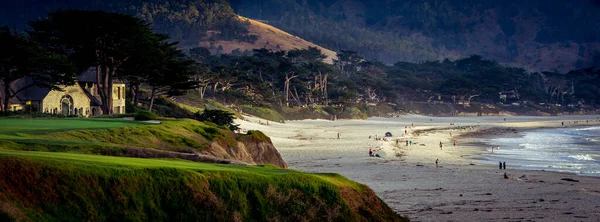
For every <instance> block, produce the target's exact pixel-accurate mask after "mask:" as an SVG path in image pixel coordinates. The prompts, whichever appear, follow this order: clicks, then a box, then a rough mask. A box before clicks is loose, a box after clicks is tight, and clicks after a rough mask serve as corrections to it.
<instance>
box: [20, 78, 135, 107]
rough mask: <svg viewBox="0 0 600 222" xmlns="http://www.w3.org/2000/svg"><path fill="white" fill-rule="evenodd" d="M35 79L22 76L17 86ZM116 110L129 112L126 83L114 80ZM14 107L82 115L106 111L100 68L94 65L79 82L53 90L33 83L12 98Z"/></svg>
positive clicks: (114, 105) (113, 90)
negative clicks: (99, 84)
mask: <svg viewBox="0 0 600 222" xmlns="http://www.w3.org/2000/svg"><path fill="white" fill-rule="evenodd" d="M31 81H32V80H31V79H28V78H22V79H19V80H17V81H15V82H14V83H13V85H12V88H13V89H20V88H22V87H23V86H26V85H29V84H31ZM112 93H113V102H112V105H111V107H112V108H111V109H112V111H113V113H114V114H121V113H125V84H124V83H123V82H120V81H115V82H113V86H112ZM10 103H11V104H10V109H11V110H13V111H17V110H29V109H30V110H31V112H43V113H52V114H64V115H78V116H83V117H89V116H99V115H102V114H103V113H102V109H101V106H102V100H101V99H100V95H99V93H98V89H97V86H96V69H95V68H90V69H88V70H86V71H85V72H83V73H81V74H79V75H78V76H77V83H76V84H75V85H72V86H64V87H62V88H61V90H50V89H47V88H42V87H29V88H27V89H26V90H23V91H21V92H20V93H18V94H17V95H16V96H15V97H13V98H12V99H11V102H10Z"/></svg>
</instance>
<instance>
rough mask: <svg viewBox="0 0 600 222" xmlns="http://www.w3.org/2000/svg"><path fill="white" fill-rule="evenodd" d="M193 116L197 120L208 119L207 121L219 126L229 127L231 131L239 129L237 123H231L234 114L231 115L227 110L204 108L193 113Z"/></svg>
mask: <svg viewBox="0 0 600 222" xmlns="http://www.w3.org/2000/svg"><path fill="white" fill-rule="evenodd" d="M194 117H195V119H196V120H198V121H208V122H211V123H214V124H217V125H219V126H226V127H227V128H229V129H230V130H232V131H235V130H237V129H239V127H238V125H236V124H233V120H234V119H235V116H234V115H233V113H230V112H227V111H223V110H217V109H215V110H211V109H204V111H202V113H200V112H197V113H195V114H194Z"/></svg>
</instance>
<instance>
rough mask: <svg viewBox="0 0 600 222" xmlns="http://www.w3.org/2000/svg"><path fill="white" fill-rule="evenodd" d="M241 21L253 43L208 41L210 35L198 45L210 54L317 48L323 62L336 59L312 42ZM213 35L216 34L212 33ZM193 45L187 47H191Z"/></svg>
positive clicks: (251, 21)
mask: <svg viewBox="0 0 600 222" xmlns="http://www.w3.org/2000/svg"><path fill="white" fill-rule="evenodd" d="M239 19H241V20H242V21H247V22H249V23H250V26H249V28H248V35H254V36H256V37H257V39H256V40H255V41H254V42H243V41H237V40H217V41H212V40H210V39H211V38H210V35H209V36H207V37H206V38H203V40H202V41H200V43H199V44H198V45H199V46H202V47H206V48H209V49H211V51H212V52H216V51H218V52H219V53H232V52H233V51H236V50H237V52H240V53H243V52H244V51H252V49H259V48H266V49H271V50H274V51H277V50H284V51H289V50H292V49H306V48H308V47H317V48H318V49H320V50H321V52H322V53H323V54H325V55H326V56H327V58H326V59H325V62H327V63H329V64H332V63H333V60H334V59H337V53H336V52H334V51H332V50H330V49H326V48H323V47H321V46H318V45H315V44H314V43H312V42H308V41H306V40H304V39H302V38H300V37H298V36H294V35H291V34H289V33H287V32H284V31H282V30H280V29H278V28H275V27H273V26H271V25H268V24H265V23H262V22H259V21H256V20H253V19H248V18H245V17H242V16H239ZM213 34H217V33H215V32H213ZM192 46H194V45H187V47H192Z"/></svg>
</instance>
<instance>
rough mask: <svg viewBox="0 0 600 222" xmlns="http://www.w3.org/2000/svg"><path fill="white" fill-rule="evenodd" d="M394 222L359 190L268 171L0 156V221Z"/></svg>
mask: <svg viewBox="0 0 600 222" xmlns="http://www.w3.org/2000/svg"><path fill="white" fill-rule="evenodd" d="M15 219H16V220H23V221H28V220H31V221H54V220H57V221H72V220H77V221H79V220H85V221H123V220H126V221H148V220H152V221H167V220H169V221H189V220H201V221H225V220H226V221H247V220H274V221H287V220H294V221H298V220H327V221H331V220H336V221H341V220H343V221H368V220H370V221H400V220H403V218H400V217H399V216H397V215H396V214H395V213H394V212H393V211H392V210H391V209H390V208H389V207H388V206H386V205H385V204H384V203H383V201H381V200H380V199H379V198H377V197H376V195H375V194H374V193H373V191H371V190H370V189H369V188H367V187H366V186H364V185H361V184H358V183H355V182H352V181H350V180H347V179H346V178H344V177H342V176H340V175H337V174H308V173H302V172H297V171H292V170H283V169H279V168H274V167H270V166H237V165H218V164H207V163H195V162H188V161H178V160H156V159H138V158H126V157H107V156H95V155H84V154H71V153H47V152H25V151H8V150H0V220H1V221H12V220H15Z"/></svg>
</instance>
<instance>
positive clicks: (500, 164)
mask: <svg viewBox="0 0 600 222" xmlns="http://www.w3.org/2000/svg"><path fill="white" fill-rule="evenodd" d="M498 169H500V170H501V169H502V161H498Z"/></svg>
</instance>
